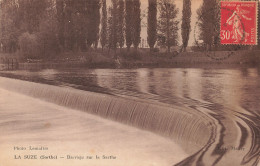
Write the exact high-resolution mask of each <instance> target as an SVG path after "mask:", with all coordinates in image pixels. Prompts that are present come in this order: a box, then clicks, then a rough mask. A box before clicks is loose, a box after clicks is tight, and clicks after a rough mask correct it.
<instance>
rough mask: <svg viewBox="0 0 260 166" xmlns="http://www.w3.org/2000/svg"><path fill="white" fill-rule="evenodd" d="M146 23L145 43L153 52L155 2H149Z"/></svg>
mask: <svg viewBox="0 0 260 166" xmlns="http://www.w3.org/2000/svg"><path fill="white" fill-rule="evenodd" d="M147 23H148V25H147V34H148V37H147V42H148V44H149V47H150V50H153V48H154V45H155V42H156V40H157V0H149V5H148V17H147Z"/></svg>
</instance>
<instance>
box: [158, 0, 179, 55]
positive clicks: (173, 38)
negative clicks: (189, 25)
mask: <svg viewBox="0 0 260 166" xmlns="http://www.w3.org/2000/svg"><path fill="white" fill-rule="evenodd" d="M158 5H159V13H160V14H159V22H158V31H159V34H158V40H159V44H161V45H162V46H166V47H167V52H168V53H169V52H170V48H171V46H175V45H177V44H178V40H177V39H178V34H177V32H178V23H179V22H178V21H177V20H176V18H177V14H178V9H177V8H176V5H175V4H173V3H172V1H171V0H160V1H159V3H158Z"/></svg>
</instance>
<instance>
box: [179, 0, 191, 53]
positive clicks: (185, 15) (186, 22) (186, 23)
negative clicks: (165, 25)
mask: <svg viewBox="0 0 260 166" xmlns="http://www.w3.org/2000/svg"><path fill="white" fill-rule="evenodd" d="M190 17H191V0H183V9H182V24H181V35H182V45H183V51H184V52H185V51H186V48H187V46H188V42H189V36H190V31H191V26H190V22H191V20H190Z"/></svg>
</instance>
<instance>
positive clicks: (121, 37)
mask: <svg viewBox="0 0 260 166" xmlns="http://www.w3.org/2000/svg"><path fill="white" fill-rule="evenodd" d="M118 3H119V4H118V44H119V47H120V50H121V49H122V47H123V46H124V44H125V34H124V27H125V26H124V25H125V24H124V12H125V3H124V1H123V0H119V2H118Z"/></svg>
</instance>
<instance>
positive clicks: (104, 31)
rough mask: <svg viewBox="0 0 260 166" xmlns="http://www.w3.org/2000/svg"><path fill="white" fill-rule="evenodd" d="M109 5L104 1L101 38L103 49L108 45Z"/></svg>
mask: <svg viewBox="0 0 260 166" xmlns="http://www.w3.org/2000/svg"><path fill="white" fill-rule="evenodd" d="M107 30H108V29H107V4H106V0H102V20H101V36H100V43H101V47H102V51H103V48H104V47H105V46H106V45H107Z"/></svg>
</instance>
